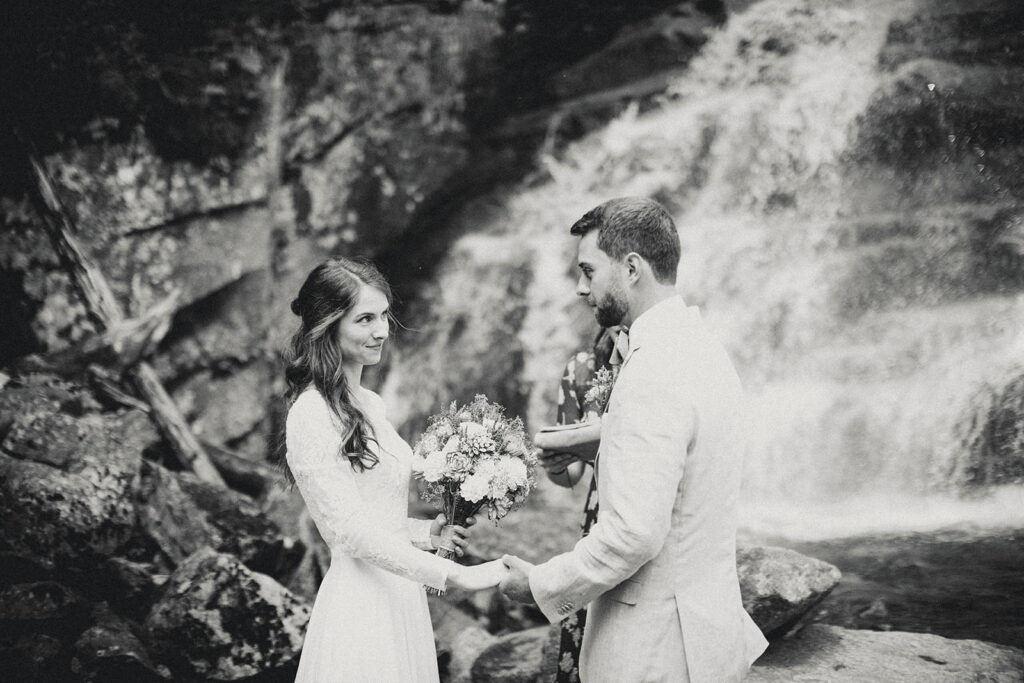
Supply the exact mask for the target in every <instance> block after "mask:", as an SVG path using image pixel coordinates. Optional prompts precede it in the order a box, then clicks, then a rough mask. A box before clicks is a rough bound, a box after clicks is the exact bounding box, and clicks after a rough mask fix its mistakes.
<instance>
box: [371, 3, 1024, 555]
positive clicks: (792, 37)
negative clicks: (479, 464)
mask: <svg viewBox="0 0 1024 683" xmlns="http://www.w3.org/2000/svg"><path fill="white" fill-rule="evenodd" d="M917 4H918V3H915V2H912V1H911V0H907V1H906V2H894V1H892V0H859V1H857V0H850V1H849V2H840V3H817V2H810V1H808V0H763V1H762V2H760V3H757V4H755V5H753V6H751V7H749V8H748V9H747V10H746V11H745V12H743V13H741V14H739V15H736V16H734V17H732V18H731V19H730V22H729V24H728V25H727V26H726V27H725V28H724V29H722V30H720V31H719V32H718V33H716V35H714V36H713V37H712V39H711V40H710V41H709V43H708V44H707V45H706V47H705V49H704V50H703V52H702V54H701V55H700V56H699V57H698V58H697V59H695V60H694V62H692V63H691V65H690V68H689V70H688V75H687V76H685V77H684V78H682V79H681V80H680V81H679V82H678V83H677V84H676V85H675V86H674V87H673V88H672V90H671V91H670V93H669V94H668V96H666V98H665V100H664V102H663V103H662V104H661V106H659V107H658V108H656V109H654V110H653V111H650V112H647V113H645V114H643V115H640V114H638V113H637V112H636V111H635V110H634V111H629V112H627V113H626V114H625V115H623V116H621V117H620V118H619V119H617V120H616V121H613V122H612V123H611V124H609V125H608V126H607V127H606V128H604V129H603V130H601V131H599V132H598V133H596V134H593V135H591V136H589V137H588V138H586V139H584V140H582V141H580V142H578V143H576V144H574V145H572V146H570V147H569V148H568V149H567V150H565V152H564V153H563V154H561V155H560V156H559V157H558V158H554V157H552V156H547V157H545V158H543V159H542V160H541V161H542V167H543V172H542V173H541V174H539V175H538V177H535V178H533V179H531V180H530V181H528V182H525V183H523V184H522V185H521V186H519V187H516V188H512V189H510V190H508V191H507V192H505V193H504V194H502V195H501V196H492V197H490V198H488V199H487V200H486V201H482V202H479V203H478V204H477V205H475V206H473V207H470V208H469V209H467V211H466V212H464V214H463V216H462V217H461V218H460V219H459V220H460V221H462V222H463V224H464V225H465V226H466V227H467V228H468V231H469V232H470V234H469V236H467V237H465V238H463V239H462V240H460V241H459V242H458V243H456V244H455V245H454V247H453V249H452V250H451V252H450V254H449V256H448V258H447V259H446V261H445V262H444V263H443V264H442V265H441V267H440V268H439V269H438V277H437V280H436V282H435V284H434V285H433V286H432V288H431V290H430V291H429V292H425V293H424V296H423V301H425V302H431V303H430V310H429V312H428V313H427V314H426V315H425V316H424V320H423V321H422V322H421V323H420V324H419V325H418V327H419V328H420V334H419V335H413V336H410V337H409V338H408V339H407V341H406V342H404V344H402V345H401V347H400V349H399V352H398V354H397V358H396V360H395V362H394V364H393V369H392V371H391V373H390V374H389V377H388V380H387V383H386V386H385V388H384V391H385V393H386V394H387V396H386V398H387V400H388V401H389V402H390V403H391V404H392V405H396V406H397V407H398V408H397V410H396V413H397V414H396V415H395V417H396V418H397V419H398V420H409V421H410V422H411V423H415V422H416V421H417V420H419V419H421V418H422V417H423V416H424V415H425V414H428V413H430V412H433V411H434V410H436V408H437V406H438V405H439V404H440V402H441V401H443V400H446V399H448V398H452V397H454V396H456V395H460V396H461V397H463V398H465V396H466V395H467V394H470V395H471V394H472V393H473V391H475V390H482V389H484V388H485V386H491V387H496V386H503V387H506V388H507V387H509V386H511V387H513V388H512V389H508V390H507V391H506V394H505V396H504V399H505V400H506V401H511V402H512V403H513V406H512V407H514V408H517V407H520V406H515V405H514V403H515V397H516V396H520V397H521V398H522V399H523V400H522V403H523V405H522V406H521V407H522V408H523V409H524V410H525V411H526V415H527V418H528V422H529V423H530V425H531V426H533V427H536V426H539V425H540V424H543V423H546V422H547V421H548V420H549V419H550V415H551V413H552V405H553V401H554V388H555V383H556V380H557V377H558V375H559V373H560V370H561V368H562V366H563V364H564V361H565V359H566V358H568V356H569V354H570V353H571V352H572V351H573V350H575V349H577V348H581V347H583V346H584V345H585V343H586V340H587V339H588V338H589V337H590V335H591V334H592V331H593V329H594V328H593V321H592V319H591V318H590V312H589V310H588V309H586V307H584V306H581V305H580V303H579V302H577V301H576V300H575V296H574V294H573V283H574V279H575V273H574V270H575V267H574V264H573V262H572V260H573V255H574V251H573V250H574V240H573V239H572V238H571V237H569V236H568V233H567V230H568V226H569V225H571V224H572V222H573V221H575V220H576V219H577V218H578V217H579V216H580V215H582V213H583V212H584V211H586V210H587V209H589V208H591V207H592V206H595V205H596V204H598V203H600V202H602V201H604V200H605V199H608V198H611V197H615V196H623V195H647V196H652V197H655V198H657V199H659V200H660V201H662V202H663V203H665V204H666V206H668V207H669V209H670V210H671V211H672V212H673V214H674V215H675V217H676V220H677V224H678V227H679V231H680V236H681V239H682V243H683V261H682V263H681V266H680V270H679V281H678V289H679V291H680V292H681V293H682V294H683V296H684V298H685V299H686V300H687V302H688V303H691V304H697V305H699V306H701V308H702V310H703V311H704V314H705V316H706V318H707V319H708V321H709V322H710V324H711V325H712V326H713V327H714V328H715V329H716V330H717V331H718V332H719V333H720V335H721V337H722V339H723V340H724V341H725V342H726V344H727V346H728V347H729V349H730V351H731V353H732V355H733V357H734V359H735V361H736V363H737V366H738V369H739V371H740V374H741V376H742V377H743V378H744V380H745V383H746V385H747V388H748V390H749V393H750V396H751V399H752V404H753V418H752V419H753V421H754V422H753V425H752V427H753V429H752V433H753V434H754V438H753V442H752V444H751V447H750V451H749V454H748V458H747V463H746V465H747V469H746V477H745V488H746V491H745V500H746V501H747V504H746V509H745V512H744V523H745V526H746V527H747V528H748V529H749V530H751V531H754V532H761V533H773V534H780V535H789V536H794V537H800V536H803V537H814V536H822V537H827V536H831V535H842V534H846V533H859V532H868V531H879V530H886V531H889V530H893V531H895V530H908V529H926V528H935V527H937V526H944V525H948V524H957V523H963V522H977V523H982V524H985V525H1001V524H1014V525H1020V523H1021V522H1022V521H1024V489H1022V488H1021V487H1020V486H1019V485H1017V484H1014V483H1012V482H1010V483H1006V484H1005V485H1004V486H1001V487H996V486H991V485H986V486H981V487H977V488H975V489H974V492H975V493H977V494H978V495H974V496H971V497H965V496H964V495H963V493H964V486H965V485H966V477H965V475H964V473H965V471H967V470H968V469H969V468H968V466H967V465H965V463H966V462H968V461H969V458H970V456H971V453H969V452H968V451H969V446H970V443H971V442H972V438H973V439H974V441H977V439H976V438H975V437H976V436H977V431H978V430H984V429H986V427H985V426H984V425H985V411H986V410H987V409H988V407H989V405H988V402H987V401H986V399H985V397H986V396H989V395H991V393H992V391H994V390H989V391H988V392H987V393H986V387H998V386H1005V385H1006V384H1008V383H1009V381H1010V380H1011V379H1012V378H1013V377H1015V376H1019V375H1020V374H1021V372H1022V370H1021V367H1022V365H1024V345H1022V343H1021V342H1022V341H1024V334H1022V332H1024V298H1022V297H1021V296H1020V295H1018V294H1017V293H1016V292H1014V291H1012V290H1006V289H1005V288H1004V289H1001V290H997V289H993V288H991V287H989V288H987V289H986V288H985V287H981V286H979V285H978V284H977V282H976V280H977V278H978V277H980V276H979V275H978V272H979V271H978V264H977V263H976V253H975V251H976V249H975V247H974V246H972V245H973V244H974V242H972V240H974V239H975V237H974V236H972V234H971V230H970V226H972V225H976V224H979V223H983V222H985V221H989V222H991V221H994V220H997V218H998V216H997V214H999V212H1000V211H1001V210H1002V209H1001V207H1000V205H998V203H995V202H988V203H980V204H979V203H978V202H966V201H959V200H958V199H957V198H956V197H955V196H954V195H949V194H948V193H946V194H944V193H943V191H942V190H939V189H932V190H929V189H928V183H927V182H921V183H919V184H918V186H919V187H921V188H922V189H921V194H920V195H919V196H918V197H917V198H916V199H915V200H914V201H908V200H907V197H905V196H902V195H901V194H900V191H899V190H898V189H896V188H895V187H887V186H886V183H885V181H884V178H882V179H880V178H879V177H878V176H877V175H876V174H875V171H874V167H873V166H872V164H870V163H859V162H858V161H857V157H858V154H857V153H858V144H859V142H858V141H859V140H861V139H862V136H863V133H864V126H865V125H866V124H865V120H866V119H865V116H864V114H865V112H866V111H867V110H868V108H869V106H870V105H871V100H872V96H873V94H874V93H876V92H877V90H878V89H879V87H880V83H881V81H882V79H883V78H884V75H883V74H882V73H881V72H880V69H879V66H878V63H879V53H880V51H881V49H882V47H883V45H884V43H885V41H886V36H887V29H888V27H889V25H890V22H892V21H893V20H894V19H898V18H900V17H901V16H903V15H905V14H906V13H908V12H911V11H912V10H913V9H914V7H915V6H916V5H917ZM926 96H927V93H922V97H926ZM940 175H941V173H940ZM925 180H927V179H925ZM972 182H973V181H972ZM940 185H941V183H938V182H936V183H935V186H936V187H939V186H940ZM929 193H930V194H929ZM510 358H511V359H512V360H509V359H510ZM482 385H485V386H482ZM972 430H973V431H972ZM993 481H996V482H998V479H995V480H993ZM982 483H983V484H986V483H987V484H991V483H992V482H982Z"/></svg>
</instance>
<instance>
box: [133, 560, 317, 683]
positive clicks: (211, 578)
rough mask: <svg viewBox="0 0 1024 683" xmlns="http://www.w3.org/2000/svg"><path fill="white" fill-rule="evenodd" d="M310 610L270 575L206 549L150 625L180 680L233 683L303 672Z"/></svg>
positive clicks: (189, 563)
mask: <svg viewBox="0 0 1024 683" xmlns="http://www.w3.org/2000/svg"><path fill="white" fill-rule="evenodd" d="M309 612H310V609H309V606H308V605H307V604H306V603H305V602H303V601H302V600H300V599H299V598H298V597H297V596H295V595H294V594H293V593H291V592H290V591H288V590H287V589H286V588H284V587H283V586H282V585H281V584H279V583H277V582H276V581H274V580H273V579H272V578H270V577H269V576H266V575H264V574H260V573H257V572H253V571H250V570H249V569H248V568H246V566H245V565H244V564H242V563H241V562H240V561H239V560H238V559H237V558H235V557H233V556H231V555H227V554H224V553H218V552H216V551H214V550H211V549H209V548H206V549H203V550H200V551H198V552H196V553H195V554H193V555H191V556H190V557H188V558H187V559H186V560H185V561H184V562H182V563H181V565H180V566H179V567H178V569H177V570H176V571H175V572H174V573H173V574H172V575H171V577H170V579H169V580H168V582H167V586H166V587H165V589H164V593H163V595H162V596H161V598H160V599H159V600H158V601H157V602H156V604H155V605H153V608H152V610H151V611H150V613H149V615H148V617H147V618H146V622H145V627H146V630H147V632H148V636H149V641H150V645H151V651H152V652H153V653H154V654H155V655H157V656H158V657H160V658H161V659H162V660H163V661H165V662H166V663H167V664H168V665H169V666H170V667H171V669H172V671H173V672H174V673H175V676H176V677H182V678H186V679H191V678H205V679H212V680H221V681H233V680H239V679H244V678H247V677H251V676H256V675H258V674H266V673H268V672H277V671H283V670H285V669H288V668H291V667H294V666H297V664H298V654H299V652H300V650H301V649H302V640H303V636H304V633H305V629H306V624H307V622H308V621H309ZM282 675H284V674H282Z"/></svg>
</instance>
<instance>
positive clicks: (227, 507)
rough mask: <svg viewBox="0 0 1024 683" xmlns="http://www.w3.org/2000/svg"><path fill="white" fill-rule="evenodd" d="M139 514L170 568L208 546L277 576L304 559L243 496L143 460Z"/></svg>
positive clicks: (299, 548)
mask: <svg viewBox="0 0 1024 683" xmlns="http://www.w3.org/2000/svg"><path fill="white" fill-rule="evenodd" d="M138 511H139V525H140V527H141V528H142V530H143V534H144V535H145V536H146V537H147V538H149V539H151V540H152V541H153V542H154V543H155V544H156V546H157V547H158V548H159V549H160V550H161V551H162V552H163V553H164V555H166V557H167V558H168V559H169V560H170V562H171V563H172V565H173V564H177V563H179V562H181V561H182V560H184V559H185V558H186V557H188V556H189V555H191V554H193V553H194V552H196V551H197V550H199V549H201V548H203V547H206V546H209V547H211V548H215V549H217V550H219V551H222V552H227V553H232V554H234V555H235V556H237V557H238V558H239V559H240V560H241V561H242V562H243V563H245V564H246V565H247V566H248V567H249V568H250V569H252V570H253V571H257V572H261V573H265V574H270V575H271V576H275V577H281V576H284V575H286V574H288V573H289V572H290V571H291V570H292V569H293V568H294V567H295V565H296V564H298V562H299V561H300V560H301V558H302V555H303V551H304V546H303V545H302V543H301V542H299V541H297V540H295V539H293V538H291V537H288V536H285V535H283V534H282V533H281V530H280V529H279V528H278V527H277V525H276V524H274V522H272V521H271V520H270V519H268V518H267V517H266V516H265V515H264V514H263V513H262V512H261V510H260V509H259V507H258V506H257V505H256V504H255V503H254V502H253V501H252V500H250V499H249V498H248V497H246V496H244V495H242V494H240V493H236V492H234V491H231V490H229V489H225V488H222V487H220V486H216V485H214V484H209V483H207V482H204V481H201V480H200V479H199V478H198V477H196V476H195V475H193V474H191V473H188V472H171V471H169V470H166V469H164V468H162V467H160V466H159V465H155V464H153V463H149V462H147V463H146V464H145V467H144V476H143V484H142V486H141V488H140V496H139V504H138Z"/></svg>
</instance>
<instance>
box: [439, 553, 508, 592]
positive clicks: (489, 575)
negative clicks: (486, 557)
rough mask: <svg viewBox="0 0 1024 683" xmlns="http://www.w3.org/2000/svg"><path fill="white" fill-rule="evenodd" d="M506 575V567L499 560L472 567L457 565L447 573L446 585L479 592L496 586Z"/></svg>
mask: <svg viewBox="0 0 1024 683" xmlns="http://www.w3.org/2000/svg"><path fill="white" fill-rule="evenodd" d="M507 575H508V567H506V566H505V564H504V563H503V562H502V561H501V560H491V561H490V562H484V563H483V564H478V565H474V566H472V567H463V566H462V565H459V564H457V565H455V567H454V568H452V570H451V571H450V572H449V573H448V583H449V584H451V585H452V586H454V587H455V588H461V589H462V590H467V591H479V590H483V589H484V588H493V587H494V586H497V585H498V584H499V583H501V582H502V581H503V580H504V579H505V577H506V576H507Z"/></svg>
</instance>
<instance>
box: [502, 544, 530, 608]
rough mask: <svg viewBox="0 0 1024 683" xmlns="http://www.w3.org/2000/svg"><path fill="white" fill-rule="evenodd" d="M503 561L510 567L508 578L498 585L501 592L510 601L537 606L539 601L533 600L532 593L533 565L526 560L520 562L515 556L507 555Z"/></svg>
mask: <svg viewBox="0 0 1024 683" xmlns="http://www.w3.org/2000/svg"><path fill="white" fill-rule="evenodd" d="M501 561H502V562H504V563H505V566H506V567H508V576H506V577H505V578H504V579H503V580H502V582H501V583H499V584H498V588H499V589H500V590H501V592H502V593H504V594H505V597H507V598H508V599H509V600H515V601H516V602H525V603H526V604H528V605H536V604H537V601H536V600H534V599H533V593H531V592H530V570H531V569H533V565H532V564H530V563H529V562H527V561H525V560H520V559H519V558H518V557H516V556H515V555H505V556H504V557H502V558H501Z"/></svg>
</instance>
